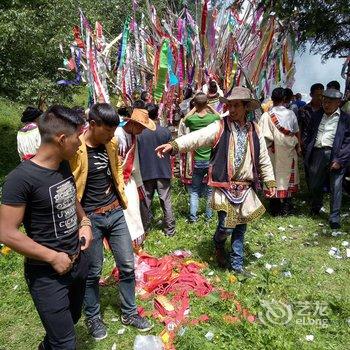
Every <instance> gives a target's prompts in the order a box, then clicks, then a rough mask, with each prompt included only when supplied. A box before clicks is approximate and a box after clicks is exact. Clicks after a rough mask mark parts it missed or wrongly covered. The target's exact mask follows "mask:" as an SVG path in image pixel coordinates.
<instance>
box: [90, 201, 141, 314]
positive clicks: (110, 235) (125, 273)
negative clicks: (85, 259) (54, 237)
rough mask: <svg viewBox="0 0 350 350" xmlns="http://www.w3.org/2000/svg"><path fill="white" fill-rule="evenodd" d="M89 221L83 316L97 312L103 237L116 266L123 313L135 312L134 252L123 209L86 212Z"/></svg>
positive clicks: (98, 307)
mask: <svg viewBox="0 0 350 350" xmlns="http://www.w3.org/2000/svg"><path fill="white" fill-rule="evenodd" d="M88 216H89V218H90V220H91V223H92V232H93V241H92V244H91V247H90V249H89V252H88V254H89V274H88V278H87V281H86V291H85V297H84V312H85V315H86V317H87V318H94V317H96V316H99V315H100V293H99V280H100V276H101V271H102V264H103V238H104V237H106V238H107V239H108V241H109V245H110V247H111V250H112V253H113V256H114V260H115V262H116V265H117V267H118V269H119V276H120V279H119V294H120V301H121V311H122V313H123V315H126V316H130V315H134V314H137V308H136V302H135V273H134V253H133V248H132V242H131V237H130V233H129V230H128V227H127V225H126V221H125V218H124V214H123V210H122V209H121V208H116V209H113V210H111V211H109V212H107V213H105V214H95V213H91V214H89V215H88Z"/></svg>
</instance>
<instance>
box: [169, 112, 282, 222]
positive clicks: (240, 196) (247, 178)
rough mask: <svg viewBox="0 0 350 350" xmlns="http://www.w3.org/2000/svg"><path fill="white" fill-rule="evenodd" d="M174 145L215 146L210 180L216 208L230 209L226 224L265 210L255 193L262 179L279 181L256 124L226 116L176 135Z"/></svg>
mask: <svg viewBox="0 0 350 350" xmlns="http://www.w3.org/2000/svg"><path fill="white" fill-rule="evenodd" d="M173 145H174V148H175V150H178V151H180V152H186V151H189V150H193V149H196V148H199V147H203V146H208V147H212V148H213V152H212V157H211V160H210V166H209V181H208V184H209V186H211V187H213V198H212V206H213V209H214V210H217V211H225V212H226V213H227V216H226V221H225V226H226V227H228V228H233V227H235V226H236V225H238V224H246V223H249V222H251V221H253V220H254V219H257V218H259V217H260V216H261V215H262V214H263V213H264V212H265V208H264V206H263V205H262V203H261V202H260V200H259V198H258V196H257V193H256V191H257V190H258V189H259V187H260V181H259V180H260V179H261V180H262V181H264V183H265V185H266V187H267V188H271V187H275V185H276V184H275V178H274V174H273V168H272V165H271V161H270V158H269V155H268V151H267V148H266V144H265V140H264V137H263V136H262V135H261V133H260V130H259V127H258V125H257V124H255V123H253V122H247V123H246V124H245V125H244V126H243V127H240V126H238V125H237V124H236V123H232V122H230V121H229V119H228V118H227V117H226V118H224V119H222V120H220V121H216V122H214V123H212V124H210V125H208V126H207V127H206V128H203V129H201V130H198V131H195V132H193V133H191V134H189V135H185V136H182V137H180V138H177V139H176V140H175V141H174V143H173Z"/></svg>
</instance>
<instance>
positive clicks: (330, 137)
mask: <svg viewBox="0 0 350 350" xmlns="http://www.w3.org/2000/svg"><path fill="white" fill-rule="evenodd" d="M339 117H340V109H339V108H338V109H337V110H336V111H335V112H334V113H333V114H332V115H330V116H328V115H327V114H323V117H322V120H321V123H320V125H319V127H318V132H317V137H316V142H315V147H317V148H322V147H333V142H334V138H335V133H336V132H337V128H338V123H339Z"/></svg>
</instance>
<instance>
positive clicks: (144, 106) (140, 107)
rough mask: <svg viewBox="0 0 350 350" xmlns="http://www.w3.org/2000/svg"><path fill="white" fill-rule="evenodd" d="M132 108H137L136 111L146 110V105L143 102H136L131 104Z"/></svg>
mask: <svg viewBox="0 0 350 350" xmlns="http://www.w3.org/2000/svg"><path fill="white" fill-rule="evenodd" d="M132 107H133V108H138V109H146V103H145V101H143V100H136V101H135V102H134V103H133V104H132Z"/></svg>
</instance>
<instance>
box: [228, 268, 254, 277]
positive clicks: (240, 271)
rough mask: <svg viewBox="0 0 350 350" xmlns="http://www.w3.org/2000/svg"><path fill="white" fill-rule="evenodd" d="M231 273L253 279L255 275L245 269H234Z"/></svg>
mask: <svg viewBox="0 0 350 350" xmlns="http://www.w3.org/2000/svg"><path fill="white" fill-rule="evenodd" d="M231 271H232V272H233V274H234V275H238V276H241V277H243V278H251V277H253V275H252V274H251V273H250V272H249V271H247V270H246V269H244V268H243V267H242V268H241V269H232V270H231Z"/></svg>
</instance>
